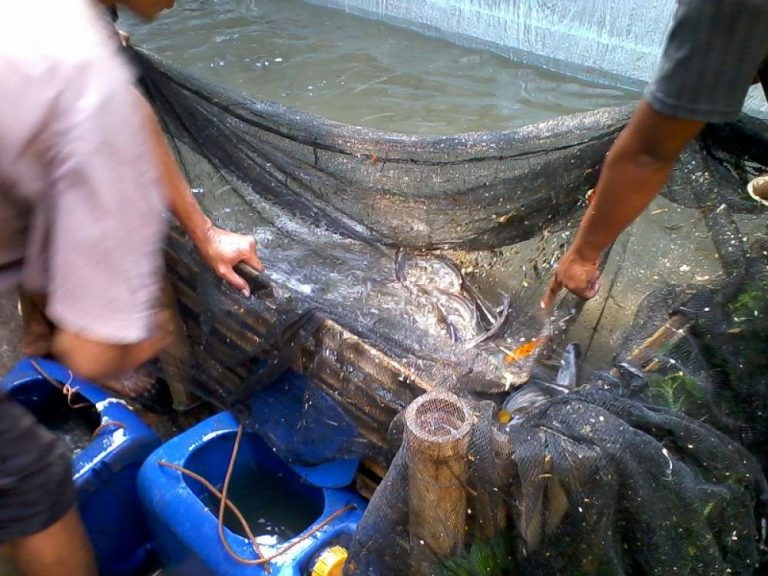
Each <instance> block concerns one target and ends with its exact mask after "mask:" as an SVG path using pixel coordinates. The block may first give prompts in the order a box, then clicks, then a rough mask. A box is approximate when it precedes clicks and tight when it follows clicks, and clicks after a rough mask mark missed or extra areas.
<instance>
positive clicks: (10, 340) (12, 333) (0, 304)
mask: <svg viewBox="0 0 768 576" xmlns="http://www.w3.org/2000/svg"><path fill="white" fill-rule="evenodd" d="M16 302H17V299H16V292H15V291H14V290H6V291H3V292H0V374H5V373H6V372H8V370H10V369H11V367H12V366H13V365H14V364H15V363H16V361H17V360H18V359H19V356H20V352H19V339H20V336H21V318H20V317H19V312H18V309H17V306H16Z"/></svg>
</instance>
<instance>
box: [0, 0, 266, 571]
mask: <svg viewBox="0 0 768 576" xmlns="http://www.w3.org/2000/svg"><path fill="white" fill-rule="evenodd" d="M121 4H123V5H125V6H126V7H128V8H131V9H133V10H135V11H136V12H138V13H139V14H140V15H142V16H145V17H152V16H154V15H155V14H157V13H158V12H159V11H161V10H162V9H165V8H169V7H170V6H171V5H172V1H169V0H123V1H121ZM62 29H65V30H67V37H66V38H65V39H63V40H62V37H61V34H60V31H61V30H62ZM0 78H2V82H0V289H2V288H6V287H10V286H17V287H19V288H20V290H23V291H24V292H25V293H26V294H32V295H36V296H39V297H41V298H40V302H44V313H45V317H46V319H47V320H46V322H47V323H48V327H49V329H50V334H49V336H50V337H49V338H48V341H47V346H48V347H49V351H50V353H51V354H52V355H53V356H55V357H56V358H57V359H58V360H60V361H62V362H63V363H64V364H66V365H67V366H68V367H69V368H70V369H71V370H72V371H73V372H75V373H77V374H78V375H80V376H82V377H85V378H89V379H92V380H102V379H106V378H111V377H115V376H119V375H121V374H123V373H125V372H126V371H129V370H131V369H133V368H135V367H136V366H139V365H140V364H142V363H143V362H145V361H146V360H148V359H149V358H151V357H152V356H154V355H155V354H156V353H157V352H158V351H159V350H160V349H161V348H162V346H163V345H164V344H165V343H166V342H167V341H168V334H167V332H166V331H165V330H163V328H162V326H163V323H162V321H161V320H160V315H159V299H160V289H161V282H162V269H163V259H162V247H163V242H164V238H165V233H166V221H165V214H166V211H168V210H170V212H171V213H172V214H173V215H174V216H175V217H176V218H178V219H179V221H180V223H181V224H182V226H183V227H184V228H185V230H187V232H188V233H189V235H190V237H191V239H192V241H193V242H194V244H195V245H196V246H197V248H198V249H199V250H200V252H201V254H202V256H203V258H204V259H205V261H206V262H207V263H208V264H209V265H211V266H212V267H213V268H214V270H216V272H217V273H218V274H219V275H220V276H221V277H223V278H224V279H226V280H228V281H229V282H230V283H231V284H232V285H233V286H235V287H236V288H237V289H239V290H241V291H244V292H247V289H248V287H247V284H246V283H245V281H244V280H243V279H241V278H239V277H237V275H236V274H235V273H234V270H232V266H234V264H236V263H237V262H239V261H245V262H246V263H248V264H250V265H251V266H253V267H255V268H257V269H261V263H260V262H259V259H258V257H257V255H256V252H255V243H254V241H253V239H252V238H249V237H246V236H240V235H237V234H231V233H229V232H226V231H224V230H221V229H218V228H216V227H214V226H213V225H212V223H211V221H210V220H209V219H208V218H207V217H205V215H204V214H203V213H202V211H201V210H200V208H199V206H198V205H197V203H196V202H195V200H194V198H193V197H192V195H191V192H190V190H189V188H188V186H187V185H186V182H184V179H183V177H182V176H181V174H180V172H179V170H178V168H177V166H176V164H175V162H174V159H173V156H172V154H171V152H170V150H169V149H168V146H167V144H166V142H165V140H164V137H163V134H162V132H161V130H160V127H159V125H158V122H157V119H156V118H155V116H154V114H153V112H152V110H151V108H150V107H149V104H148V103H147V102H146V100H145V99H144V98H143V97H142V96H141V95H140V93H139V92H138V90H137V89H136V88H135V87H134V75H133V71H132V70H131V68H130V66H129V65H128V63H127V62H126V61H125V60H124V59H123V58H122V57H121V56H120V55H119V54H118V43H117V42H115V39H114V32H113V31H111V30H110V28H109V26H108V25H107V24H106V23H105V21H104V17H103V13H102V8H101V7H100V6H97V5H95V4H94V2H93V0H39V1H37V2H2V3H0ZM43 296H44V297H43ZM0 544H2V545H3V546H4V548H6V547H7V548H8V549H9V550H10V552H11V554H12V556H13V558H14V561H15V563H16V564H17V566H18V567H19V569H20V570H21V571H22V573H23V574H25V575H27V576H31V575H34V576H59V575H61V576H92V575H94V574H96V567H95V563H94V560H93V554H92V551H91V548H90V546H89V543H88V539H87V536H86V533H85V531H84V528H83V526H82V523H81V520H80V518H79V515H78V513H77V508H76V506H75V494H74V485H73V482H72V470H71V460H70V454H69V452H68V450H67V449H66V447H65V445H64V443H63V442H62V440H61V439H60V438H58V437H57V436H55V435H53V434H51V433H50V432H49V431H47V430H46V429H45V428H44V427H42V426H41V425H40V424H38V423H37V421H36V420H35V418H34V417H33V416H32V415H31V414H30V413H28V412H27V411H26V410H24V409H23V408H22V407H21V406H19V405H18V404H16V403H15V402H13V401H11V400H9V399H7V398H0Z"/></svg>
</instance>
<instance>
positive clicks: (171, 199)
mask: <svg viewBox="0 0 768 576" xmlns="http://www.w3.org/2000/svg"><path fill="white" fill-rule="evenodd" d="M142 102H143V103H144V109H145V116H146V121H147V122H148V123H149V125H150V126H151V127H152V141H153V144H154V156H155V158H157V159H158V161H159V163H160V168H161V172H162V178H163V180H164V182H165V188H166V189H167V190H168V203H169V209H170V211H171V214H173V216H174V217H175V218H176V220H178V221H179V224H181V227H182V228H183V229H184V231H185V232H186V233H187V235H188V236H189V238H190V239H191V240H192V243H193V244H194V245H195V247H196V248H197V249H198V251H199V252H200V255H201V256H202V257H203V260H205V262H206V263H207V264H208V265H209V266H210V267H211V268H212V269H213V271H214V272H216V274H217V275H218V276H219V277H221V278H222V279H224V280H226V281H227V282H229V284H231V285H232V286H233V287H234V288H236V289H237V290H239V291H240V292H242V293H243V294H245V295H246V296H247V295H249V294H250V290H249V287H248V282H246V281H245V280H244V279H243V278H241V277H240V276H239V275H238V274H237V273H236V272H235V271H234V266H235V265H236V264H237V263H239V262H244V263H245V264H248V265H249V266H251V267H253V268H255V269H256V270H258V271H262V270H264V266H263V265H262V263H261V261H260V260H259V257H258V256H257V255H256V241H255V240H254V239H253V237H252V236H245V235H242V234H236V233H234V232H229V231H227V230H223V229H221V228H218V227H216V226H214V225H213V223H212V222H211V220H210V219H209V218H208V217H207V216H206V215H205V214H204V213H203V211H202V209H201V208H200V205H199V204H198V203H197V200H195V197H194V196H193V195H192V191H191V190H190V189H189V186H188V185H187V182H186V180H185V179H184V176H183V175H182V174H181V172H180V171H179V168H178V165H177V164H176V159H175V158H174V157H173V154H172V153H171V150H170V149H169V147H168V144H167V142H166V141H165V136H164V134H163V131H162V129H161V128H160V125H159V123H158V121H157V118H156V117H155V114H154V111H153V110H152V108H151V107H150V105H149V104H148V103H147V102H146V100H144V98H143V97H142Z"/></svg>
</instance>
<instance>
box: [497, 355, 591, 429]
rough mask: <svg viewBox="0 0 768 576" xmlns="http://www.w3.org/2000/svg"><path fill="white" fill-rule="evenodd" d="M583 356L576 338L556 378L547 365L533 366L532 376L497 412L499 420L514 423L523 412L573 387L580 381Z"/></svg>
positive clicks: (503, 422) (569, 390)
mask: <svg viewBox="0 0 768 576" xmlns="http://www.w3.org/2000/svg"><path fill="white" fill-rule="evenodd" d="M530 343H531V342H528V344H530ZM580 359H581V348H580V346H579V345H578V344H577V343H575V342H573V343H570V344H568V346H566V347H565V350H564V351H563V355H562V357H561V358H560V365H559V369H558V371H557V375H556V376H555V378H554V381H552V376H551V372H550V375H549V376H548V375H547V374H546V372H545V368H543V367H537V368H538V370H537V369H534V371H533V373H532V376H531V378H529V379H528V381H527V382H526V383H525V384H523V385H522V386H520V387H519V388H517V389H516V390H514V391H513V392H512V393H511V394H510V395H509V396H507V399H506V400H505V401H504V404H503V405H502V408H501V410H500V411H499V414H498V420H499V422H501V423H502V424H509V423H515V422H516V421H517V420H518V419H519V418H520V417H521V416H522V415H523V414H526V413H527V412H529V411H530V410H531V409H533V408H535V407H536V406H538V405H540V404H542V403H544V402H546V401H547V400H551V399H553V398H557V397H559V396H562V395H564V394H567V393H568V392H571V391H572V390H574V389H575V388H576V385H577V383H578V376H579V362H580Z"/></svg>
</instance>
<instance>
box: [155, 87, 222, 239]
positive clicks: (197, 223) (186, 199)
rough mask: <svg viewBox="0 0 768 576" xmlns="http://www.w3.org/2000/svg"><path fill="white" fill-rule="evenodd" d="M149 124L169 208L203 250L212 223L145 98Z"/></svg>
mask: <svg viewBox="0 0 768 576" xmlns="http://www.w3.org/2000/svg"><path fill="white" fill-rule="evenodd" d="M142 100H143V103H144V108H145V118H146V123H147V125H148V126H149V129H150V131H151V138H152V145H153V152H154V156H155V158H156V160H157V162H158V166H159V169H160V176H161V178H162V180H163V185H164V188H165V189H166V193H167V201H168V209H169V210H170V212H171V214H173V217H174V218H176V220H177V221H178V222H179V224H180V225H181V227H182V228H183V229H184V231H185V232H186V233H187V235H188V236H189V238H190V240H192V243H193V244H194V245H195V246H196V247H197V248H198V249H200V248H201V247H202V246H203V245H204V244H205V242H206V240H207V238H208V236H209V234H210V232H211V228H212V227H213V224H212V223H211V220H210V218H208V217H207V216H206V215H205V213H203V211H202V209H201V208H200V205H199V204H198V203H197V200H196V199H195V197H194V196H193V195H192V191H191V190H190V188H189V185H188V184H187V181H186V180H185V178H184V176H183V175H182V173H181V171H180V170H179V168H178V164H177V163H176V158H175V157H174V156H173V154H172V152H171V150H170V148H169V147H168V143H167V142H166V140H165V135H164V134H163V131H162V129H161V128H160V124H159V123H158V121H157V118H156V116H155V114H154V112H153V111H152V108H151V107H150V106H149V104H148V103H147V102H146V100H144V98H143V97H142Z"/></svg>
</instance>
